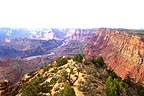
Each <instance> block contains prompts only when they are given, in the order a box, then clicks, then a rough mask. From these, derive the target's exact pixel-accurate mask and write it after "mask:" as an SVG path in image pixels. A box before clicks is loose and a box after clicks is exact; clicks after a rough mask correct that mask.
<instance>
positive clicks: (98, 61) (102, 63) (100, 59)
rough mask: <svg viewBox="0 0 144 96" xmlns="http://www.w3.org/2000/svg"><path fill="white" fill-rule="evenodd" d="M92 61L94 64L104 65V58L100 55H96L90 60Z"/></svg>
mask: <svg viewBox="0 0 144 96" xmlns="http://www.w3.org/2000/svg"><path fill="white" fill-rule="evenodd" d="M92 63H93V64H95V65H98V66H99V67H104V65H105V63H104V59H103V57H102V56H100V57H97V59H96V60H92Z"/></svg>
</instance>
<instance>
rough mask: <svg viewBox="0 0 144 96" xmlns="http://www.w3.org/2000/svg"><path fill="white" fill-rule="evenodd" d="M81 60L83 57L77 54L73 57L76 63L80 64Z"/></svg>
mask: <svg viewBox="0 0 144 96" xmlns="http://www.w3.org/2000/svg"><path fill="white" fill-rule="evenodd" d="M82 60H83V56H82V55H81V54H77V55H75V56H74V61H78V62H80V63H82Z"/></svg>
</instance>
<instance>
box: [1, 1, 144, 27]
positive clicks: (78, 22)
mask: <svg viewBox="0 0 144 96" xmlns="http://www.w3.org/2000/svg"><path fill="white" fill-rule="evenodd" d="M143 9H144V6H143V1H142V0H0V26H1V27H26V28H49V27H58V28H63V27H64V28H65V27H70V28H71V27H75V28H78V27H81V28H92V27H114V28H132V29H134V28H144V23H143V22H144V13H143Z"/></svg>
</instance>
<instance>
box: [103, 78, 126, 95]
mask: <svg viewBox="0 0 144 96" xmlns="http://www.w3.org/2000/svg"><path fill="white" fill-rule="evenodd" d="M105 91H106V93H107V96H123V95H126V93H127V92H126V88H125V83H124V82H123V81H120V80H119V79H117V78H112V77H111V76H109V77H108V78H107V79H106V84H105Z"/></svg>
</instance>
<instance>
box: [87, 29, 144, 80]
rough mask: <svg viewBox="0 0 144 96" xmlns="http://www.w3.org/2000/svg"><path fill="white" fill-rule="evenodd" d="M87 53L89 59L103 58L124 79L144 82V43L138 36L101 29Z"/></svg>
mask: <svg viewBox="0 0 144 96" xmlns="http://www.w3.org/2000/svg"><path fill="white" fill-rule="evenodd" d="M85 53H86V54H87V56H88V58H96V57H97V56H99V55H101V56H103V58H104V59H105V62H106V64H107V67H108V68H109V69H111V70H114V71H115V73H116V74H117V75H119V76H120V77H122V78H123V79H124V78H126V77H127V75H130V77H131V78H133V79H134V81H135V82H143V81H144V42H142V41H141V38H140V37H139V36H137V35H134V34H133V35H130V34H127V33H125V32H121V31H118V30H112V29H106V28H101V29H99V30H98V31H97V32H96V34H95V35H94V36H93V37H92V38H91V40H90V42H89V43H88V45H87V47H86V48H85Z"/></svg>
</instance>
